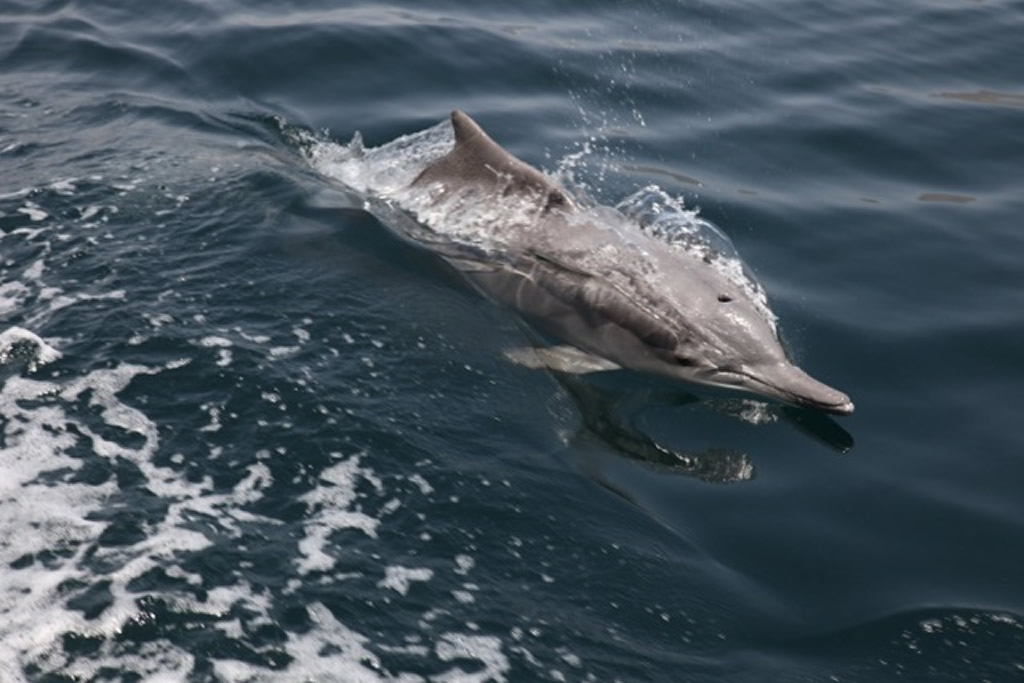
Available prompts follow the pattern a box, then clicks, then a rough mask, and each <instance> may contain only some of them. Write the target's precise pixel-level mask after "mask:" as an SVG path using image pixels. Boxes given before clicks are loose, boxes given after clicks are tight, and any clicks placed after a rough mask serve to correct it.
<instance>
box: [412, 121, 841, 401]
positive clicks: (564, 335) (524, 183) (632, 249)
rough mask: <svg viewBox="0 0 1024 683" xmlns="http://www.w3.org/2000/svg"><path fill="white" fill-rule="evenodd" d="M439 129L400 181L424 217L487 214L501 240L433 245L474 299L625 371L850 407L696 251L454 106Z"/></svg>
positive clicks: (768, 318) (749, 299) (769, 320)
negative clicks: (646, 227) (533, 161)
mask: <svg viewBox="0 0 1024 683" xmlns="http://www.w3.org/2000/svg"><path fill="white" fill-rule="evenodd" d="M452 126H453V128H454V131H455V145H454V147H453V148H452V149H451V151H449V152H448V153H447V154H445V155H444V156H442V157H441V158H440V159H438V160H436V161H434V162H433V163H431V164H430V165H428V166H427V167H426V168H424V170H423V171H422V172H421V173H420V174H419V176H418V177H417V178H416V179H415V180H414V181H413V183H412V189H414V190H423V191H425V192H427V193H429V197H430V200H429V201H430V206H431V208H432V211H431V212H430V214H431V218H430V220H425V222H427V224H428V225H429V224H430V222H432V221H433V222H436V221H438V220H443V219H444V216H445V214H446V212H448V213H449V214H453V212H455V211H460V212H465V211H466V210H467V207H469V208H471V209H473V210H476V211H478V213H481V214H484V215H486V216H489V217H490V218H489V221H490V222H491V223H499V224H497V225H493V226H492V227H490V228H489V229H491V230H493V231H495V232H500V235H499V237H500V241H501V244H502V247H503V248H502V249H500V250H490V251H487V252H486V253H483V252H481V253H480V254H475V252H472V251H470V252H466V253H454V252H453V253H451V254H446V255H444V257H445V259H446V260H447V261H448V262H449V263H451V264H452V265H453V266H454V267H455V268H457V269H458V270H459V271H460V272H462V274H463V275H464V276H465V277H466V278H467V279H468V280H469V281H470V282H471V283H472V284H473V285H475V286H476V287H477V288H478V289H480V290H481V291H482V292H483V293H484V294H485V295H487V296H488V297H490V298H492V299H495V300H497V301H498V302H501V303H503V304H505V305H508V306H510V307H511V308H513V309H515V310H516V311H517V312H518V313H519V314H520V315H522V316H523V317H524V318H525V319H526V320H528V321H529V322H530V323H531V324H533V325H535V326H536V327H537V328H539V329H540V330H542V331H545V332H547V333H549V334H552V335H554V336H556V337H558V338H559V339H561V340H562V341H564V342H566V343H568V344H570V345H572V346H575V347H577V348H579V349H582V350H584V351H586V352H588V353H590V354H594V355H596V356H599V357H601V358H604V359H607V360H608V361H612V362H613V363H615V364H617V365H619V366H622V367H625V368H629V369H633V370H637V371H641V372H647V373H653V374H656V375H662V376H667V377H671V378H675V379H680V380H684V381H688V382H697V383H699V384H706V385H713V386H719V387H727V388H732V389H738V390H742V391H748V392H751V393H754V394H757V395H760V396H767V397H772V398H775V399H778V400H781V401H784V402H786V403H789V404H793V405H798V406H807V407H811V408H816V409H818V410H822V411H825V412H828V413H833V414H840V415H846V414H849V413H852V412H853V403H852V402H851V401H850V399H849V398H848V397H847V396H846V395H845V394H843V393H842V392H840V391H837V390H835V389H833V388H831V387H829V386H827V385H825V384H823V383H821V382H819V381H817V380H815V379H813V378H812V377H811V376H810V375H808V374H807V373H805V372H804V371H803V370H801V369H800V368H798V367H796V366H795V365H794V364H793V363H792V362H791V361H790V360H789V359H788V358H787V356H786V353H785V351H784V350H783V348H782V345H781V344H780V342H779V338H778V332H777V329H776V326H775V324H774V320H773V319H772V317H771V314H770V313H769V312H768V311H767V309H766V308H765V307H764V306H759V305H758V303H757V302H756V301H754V300H752V297H751V294H750V292H748V291H746V290H745V289H744V288H742V287H740V286H739V285H738V284H736V283H735V282H734V281H733V280H732V279H730V278H728V277H726V276H725V275H724V274H723V273H722V272H720V271H719V270H718V269H716V268H714V267H712V266H711V265H710V264H709V263H708V260H707V259H702V258H701V257H699V256H697V255H694V254H691V253H688V252H686V251H685V250H683V249H681V248H679V247H676V246H673V245H671V244H668V243H666V242H664V241H662V240H660V239H657V238H655V237H652V236H649V235H647V234H646V233H644V232H643V231H641V230H639V229H637V228H636V227H635V226H628V225H625V223H626V221H627V219H626V218H625V217H624V216H623V215H622V214H620V213H618V212H616V211H614V210H611V209H608V208H607V207H598V208H597V209H585V208H582V207H580V206H578V205H577V203H576V202H574V201H573V200H572V199H571V198H570V196H569V195H568V193H567V192H566V191H565V190H564V189H562V188H561V187H559V186H558V185H557V184H556V183H555V182H554V181H553V180H551V179H550V178H548V176H546V175H544V174H543V173H541V172H540V171H538V170H537V169H535V168H533V167H531V166H529V165H528V164H526V163H524V162H522V161H520V160H519V159H517V158H515V157H514V156H512V155H511V154H510V153H508V152H507V151H505V150H504V149H503V148H502V147H501V146H500V145H498V144H497V143H496V142H494V140H492V139H491V138H490V137H489V136H488V135H487V133H485V132H484V130H483V129H482V128H481V127H480V126H479V125H477V123H476V122H475V121H473V119H471V118H470V117H469V116H467V115H466V114H464V113H463V112H461V111H455V112H453V113H452ZM500 216H511V218H510V219H509V220H508V221H507V222H506V223H504V224H501V223H502V222H501V221H500V220H499V218H498V217H500ZM474 254H475V255H474Z"/></svg>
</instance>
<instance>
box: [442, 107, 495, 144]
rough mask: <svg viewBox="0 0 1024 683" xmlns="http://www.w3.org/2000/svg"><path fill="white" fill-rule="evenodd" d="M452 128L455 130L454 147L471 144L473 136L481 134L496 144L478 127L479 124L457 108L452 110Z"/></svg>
mask: <svg viewBox="0 0 1024 683" xmlns="http://www.w3.org/2000/svg"><path fill="white" fill-rule="evenodd" d="M452 128H453V129H454V130H455V147H456V148H459V147H464V146H466V145H469V144H471V143H472V141H473V139H474V138H477V137H479V136H481V135H483V136H484V137H486V138H487V139H488V140H489V141H490V142H492V143H493V144H494V145H495V146H497V144H498V143H496V142H494V141H493V140H491V139H490V138H489V137H488V136H487V133H485V132H484V129H483V128H481V127H480V124H478V123H477V122H476V121H474V120H473V119H471V118H470V117H469V115H468V114H466V112H464V111H460V110H459V109H456V110H455V111H453V112H452Z"/></svg>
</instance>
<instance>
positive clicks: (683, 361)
mask: <svg viewBox="0 0 1024 683" xmlns="http://www.w3.org/2000/svg"><path fill="white" fill-rule="evenodd" d="M676 363H678V364H679V365H682V366H684V367H687V368H692V367H693V366H694V365H696V364H697V361H695V360H693V359H692V358H687V357H686V356H676Z"/></svg>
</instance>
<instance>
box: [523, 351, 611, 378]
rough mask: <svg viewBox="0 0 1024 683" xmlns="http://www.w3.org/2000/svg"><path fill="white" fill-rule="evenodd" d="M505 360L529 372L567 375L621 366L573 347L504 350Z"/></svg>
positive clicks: (601, 370) (605, 370) (583, 373)
mask: <svg viewBox="0 0 1024 683" xmlns="http://www.w3.org/2000/svg"><path fill="white" fill-rule="evenodd" d="M504 355H505V358H507V359H508V360H509V361H511V362H513V363H515V364H516V365H521V366H523V367H524V368H530V369H531V370H544V369H547V370H554V371H555V372H564V373H565V374H567V375H585V374H589V373H592V372H609V371H611V370H621V369H622V366H620V365H619V364H618V363H613V362H612V361H610V360H608V359H607V358H601V357H600V356H595V355H594V354H592V353H587V352H586V351H583V350H582V349H578V348H576V347H575V346H568V345H562V346H545V347H542V348H533V347H530V346H526V347H518V348H514V349H506V350H505V354H504Z"/></svg>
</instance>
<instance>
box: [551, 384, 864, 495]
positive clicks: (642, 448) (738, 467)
mask: <svg viewBox="0 0 1024 683" xmlns="http://www.w3.org/2000/svg"><path fill="white" fill-rule="evenodd" d="M552 374H553V375H554V376H555V377H556V378H557V379H558V381H559V383H560V384H561V385H562V386H563V387H565V389H566V390H567V391H568V392H569V394H570V395H571V396H572V397H573V399H574V400H575V402H576V404H577V406H578V407H579V410H580V414H581V417H582V420H583V431H584V432H585V434H586V435H589V436H591V437H596V438H597V439H599V440H600V441H602V442H604V443H605V444H607V445H608V446H611V447H612V448H613V449H614V450H615V451H616V452H617V453H618V454H620V455H623V456H625V457H628V458H630V459H632V460H634V461H636V462H638V463H640V464H642V465H644V466H645V467H648V468H650V469H653V470H656V471H658V472H662V473H665V474H672V475H683V476H688V477H693V478H695V479H699V480H701V481H704V482H708V483H712V484H732V483H739V482H744V481H750V480H752V479H753V478H754V477H755V476H756V468H755V466H754V463H753V461H752V459H751V458H750V456H749V455H748V454H747V453H745V452H743V451H741V450H738V449H734V448H729V447H727V446H722V447H710V448H704V449H694V450H681V449H677V448H674V447H669V446H666V445H663V444H661V443H659V442H657V441H656V440H655V439H654V438H652V437H651V436H649V435H647V434H645V433H644V432H643V431H642V430H641V429H639V428H638V427H637V426H636V425H635V424H633V421H632V420H631V419H630V416H629V415H628V411H624V410H623V408H624V406H626V405H627V404H628V403H643V404H650V403H651V402H652V400H655V401H657V402H658V403H660V404H661V405H671V406H678V407H681V406H685V405H692V404H695V403H700V404H704V405H706V406H707V407H708V408H709V409H710V410H714V411H716V412H719V413H722V414H727V415H732V416H734V417H736V418H737V419H740V416H741V415H742V414H743V413H744V412H745V411H747V410H749V403H750V402H749V400H745V399H721V398H717V399H705V398H700V397H698V396H696V395H694V394H690V393H686V392H683V391H678V390H676V391H671V392H667V391H665V392H656V391H654V390H651V389H644V390H639V391H637V390H629V389H626V390H619V389H609V388H606V387H602V386H599V385H598V384H597V383H595V382H593V381H590V380H589V379H588V378H584V377H581V376H579V375H574V374H571V373H565V372H553V373H552ZM764 408H765V410H766V411H769V414H770V416H771V417H772V418H773V419H771V420H770V421H772V422H774V421H776V420H778V421H782V422H786V423H788V424H790V425H792V426H793V427H795V428H796V429H797V430H799V431H800V432H801V433H802V434H805V435H806V436H809V437H811V438H812V439H813V440H815V441H817V442H818V443H821V444H822V445H824V446H826V447H828V448H830V449H831V450H834V451H836V452H838V453H841V454H842V453H848V452H849V451H850V450H852V449H853V445H854V440H853V436H852V435H851V434H850V433H849V432H848V431H846V430H845V429H843V428H842V427H841V426H840V425H839V424H837V423H836V421H835V420H833V419H832V418H830V417H829V416H827V415H824V414H822V413H820V412H818V411H815V410H810V409H801V408H797V407H793V406H785V405H775V404H772V405H767V406H764ZM599 479H600V478H599ZM599 483H601V484H602V485H604V486H606V487H608V488H611V489H612V490H615V491H616V492H618V493H620V494H621V495H624V494H623V492H622V491H620V490H618V488H617V487H615V486H612V485H609V483H608V482H606V481H603V480H601V481H599ZM627 497H629V496H627Z"/></svg>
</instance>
